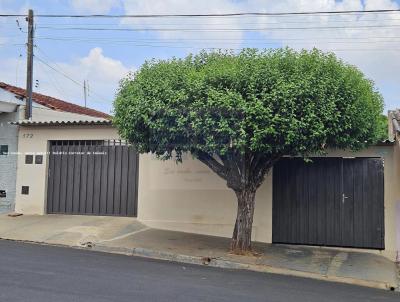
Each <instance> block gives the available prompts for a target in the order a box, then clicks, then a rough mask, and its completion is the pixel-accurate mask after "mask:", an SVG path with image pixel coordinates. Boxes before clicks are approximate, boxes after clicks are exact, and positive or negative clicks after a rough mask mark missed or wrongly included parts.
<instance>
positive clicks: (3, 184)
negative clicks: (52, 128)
mask: <svg viewBox="0 0 400 302" xmlns="http://www.w3.org/2000/svg"><path fill="white" fill-rule="evenodd" d="M25 95H26V91H25V90H24V89H21V88H18V87H15V86H12V85H8V84H5V83H2V82H0V212H10V211H13V210H14V201H15V196H16V175H17V159H18V157H17V152H18V148H17V147H18V126H16V125H12V124H11V123H12V122H18V121H20V120H22V119H23V117H24V111H25ZM32 115H33V119H34V120H35V121H49V120H57V121H77V120H85V121H87V120H104V119H108V118H109V115H107V114H105V113H102V112H99V111H96V110H93V109H89V108H84V107H81V106H78V105H75V104H71V103H68V102H65V101H62V100H59V99H56V98H53V97H49V96H45V95H42V94H39V93H33V114H32Z"/></svg>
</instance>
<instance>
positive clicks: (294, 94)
mask: <svg viewBox="0 0 400 302" xmlns="http://www.w3.org/2000/svg"><path fill="white" fill-rule="evenodd" d="M114 105H115V118H114V123H115V125H116V126H117V127H118V129H119V131H120V134H121V136H122V137H123V138H125V139H128V140H129V141H131V142H133V143H134V144H135V145H136V146H137V147H138V149H139V151H140V152H153V153H156V154H157V155H158V156H160V157H162V158H170V157H171V155H172V153H173V151H175V152H176V154H177V155H178V159H179V157H180V155H181V154H182V153H183V152H187V151H191V152H192V153H194V154H196V152H197V151H200V152H206V153H207V154H217V155H220V156H221V155H222V156H223V155H224V154H227V153H229V152H230V151H232V150H233V151H235V152H236V151H237V152H241V153H249V152H250V153H262V154H265V155H266V156H276V155H277V154H285V155H302V156H307V155H310V154H315V153H317V154H318V153H321V152H323V151H324V150H325V149H326V148H329V147H331V148H342V149H344V148H346V149H352V150H357V149H360V148H363V147H365V146H366V145H368V144H371V143H374V142H376V141H377V138H378V137H379V135H380V134H379V125H380V115H381V112H382V110H383V100H382V97H381V95H380V94H379V93H378V92H377V91H376V89H375V88H374V85H373V83H372V82H371V81H370V80H368V79H366V78H365V77H364V76H363V74H362V73H361V72H360V71H359V70H358V69H357V68H356V67H354V66H350V65H348V64H345V63H344V62H342V61H341V60H339V59H337V58H336V57H335V55H334V54H332V53H323V52H321V51H318V50H312V51H301V52H296V51H294V50H291V49H279V50H266V51H261V52H260V51H257V50H255V49H245V50H243V51H242V52H240V53H239V54H234V53H231V52H211V53H206V52H202V53H200V54H199V55H196V56H188V57H186V58H184V59H176V58H174V59H171V60H159V61H156V60H152V61H149V62H146V63H145V64H144V65H143V66H142V68H141V69H140V70H139V71H137V72H136V73H135V74H133V75H130V76H128V77H127V78H125V79H124V80H122V81H121V86H120V89H119V92H118V95H117V98H116V100H115V104H114Z"/></svg>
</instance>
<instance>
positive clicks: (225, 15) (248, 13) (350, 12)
mask: <svg viewBox="0 0 400 302" xmlns="http://www.w3.org/2000/svg"><path fill="white" fill-rule="evenodd" d="M394 12H400V9H375V10H343V11H308V12H237V13H213V14H134V15H107V14H92V15H61V14H39V15H37V17H41V18H170V17H192V18H193V17H200V18H203V17H235V16H293V15H294V16H296V15H325V14H329V15H340V14H366V13H394Z"/></svg>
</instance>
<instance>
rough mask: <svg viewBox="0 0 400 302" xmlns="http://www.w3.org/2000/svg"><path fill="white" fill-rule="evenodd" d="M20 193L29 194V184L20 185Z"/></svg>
mask: <svg viewBox="0 0 400 302" xmlns="http://www.w3.org/2000/svg"><path fill="white" fill-rule="evenodd" d="M21 193H22V195H29V186H22V190H21Z"/></svg>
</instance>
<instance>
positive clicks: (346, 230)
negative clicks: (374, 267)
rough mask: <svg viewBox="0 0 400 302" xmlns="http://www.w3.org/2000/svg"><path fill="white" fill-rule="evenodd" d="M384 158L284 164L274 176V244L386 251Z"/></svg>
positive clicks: (280, 165) (332, 159) (334, 159)
mask: <svg viewBox="0 0 400 302" xmlns="http://www.w3.org/2000/svg"><path fill="white" fill-rule="evenodd" d="M383 189H384V173H383V160H382V159H380V158H351V159H350V158H314V159H312V163H305V162H304V160H302V159H298V158H297V159H286V158H285V159H283V160H281V161H279V162H278V163H277V164H276V166H275V167H274V171H273V235H272V237H273V242H275V243H290V244H305V245H324V246H339V247H357V248H371V249H384V190H383Z"/></svg>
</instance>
